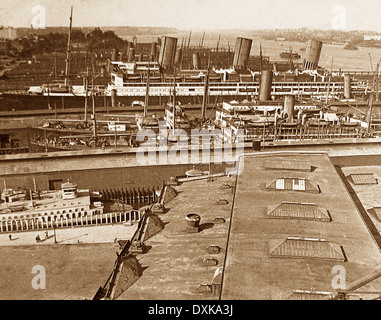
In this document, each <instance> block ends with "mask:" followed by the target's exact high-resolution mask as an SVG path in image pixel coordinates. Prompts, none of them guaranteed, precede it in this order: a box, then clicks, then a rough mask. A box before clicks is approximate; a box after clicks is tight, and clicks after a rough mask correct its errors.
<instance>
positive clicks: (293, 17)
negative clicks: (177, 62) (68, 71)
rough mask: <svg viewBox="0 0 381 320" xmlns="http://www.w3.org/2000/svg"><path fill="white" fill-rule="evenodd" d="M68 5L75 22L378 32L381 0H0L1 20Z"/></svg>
mask: <svg viewBox="0 0 381 320" xmlns="http://www.w3.org/2000/svg"><path fill="white" fill-rule="evenodd" d="M71 5H73V26H74V27H81V26H91V27H95V26H145V27H174V28H178V29H183V30H212V29H248V30H250V29H252V30H254V29H284V28H286V29H294V28H303V27H304V28H310V29H324V30H326V29H341V30H346V31H349V30H371V31H377V32H381V19H380V18H379V15H380V12H381V1H380V0H0V25H3V26H13V27H30V26H31V25H36V26H41V25H45V26H48V27H50V26H68V25H69V17H70V6H71ZM41 8H42V9H41ZM44 13H45V14H44ZM41 17H42V18H41Z"/></svg>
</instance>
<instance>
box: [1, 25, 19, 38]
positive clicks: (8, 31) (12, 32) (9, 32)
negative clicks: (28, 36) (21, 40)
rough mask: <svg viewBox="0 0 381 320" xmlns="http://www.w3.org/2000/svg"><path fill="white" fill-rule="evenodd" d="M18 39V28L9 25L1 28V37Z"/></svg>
mask: <svg viewBox="0 0 381 320" xmlns="http://www.w3.org/2000/svg"><path fill="white" fill-rule="evenodd" d="M2 38H3V39H11V40H13V39H16V38H17V29H15V28H12V27H9V28H3V29H0V39H2Z"/></svg>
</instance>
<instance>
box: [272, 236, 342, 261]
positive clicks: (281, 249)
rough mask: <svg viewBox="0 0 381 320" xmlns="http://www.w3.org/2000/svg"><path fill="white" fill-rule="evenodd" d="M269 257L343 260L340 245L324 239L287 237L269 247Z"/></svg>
mask: <svg viewBox="0 0 381 320" xmlns="http://www.w3.org/2000/svg"><path fill="white" fill-rule="evenodd" d="M270 257H279V258H313V259H323V260H334V261H341V262H345V261H346V258H345V255H344V251H343V249H342V247H341V246H339V245H337V244H334V243H331V242H328V241H327V240H325V239H312V238H298V237H288V238H286V240H284V241H283V242H282V243H281V244H280V245H279V244H278V245H277V246H276V247H275V248H274V247H273V248H272V249H271V246H270Z"/></svg>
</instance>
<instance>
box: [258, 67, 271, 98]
mask: <svg viewBox="0 0 381 320" xmlns="http://www.w3.org/2000/svg"><path fill="white" fill-rule="evenodd" d="M272 82H273V73H272V71H270V70H263V71H262V75H261V83H260V87H259V101H268V100H271V90H272Z"/></svg>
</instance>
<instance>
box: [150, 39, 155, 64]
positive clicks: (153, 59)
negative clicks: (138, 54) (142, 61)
mask: <svg viewBox="0 0 381 320" xmlns="http://www.w3.org/2000/svg"><path fill="white" fill-rule="evenodd" d="M155 59H156V42H152V43H151V61H155Z"/></svg>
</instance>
